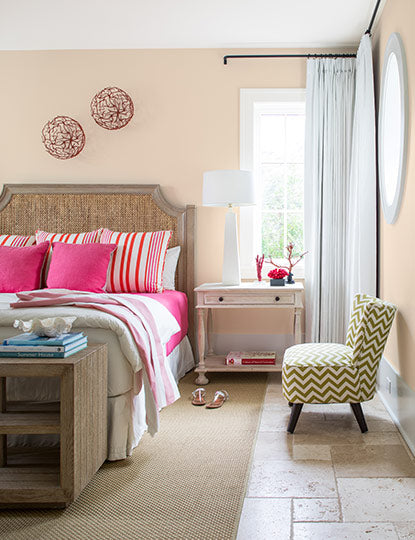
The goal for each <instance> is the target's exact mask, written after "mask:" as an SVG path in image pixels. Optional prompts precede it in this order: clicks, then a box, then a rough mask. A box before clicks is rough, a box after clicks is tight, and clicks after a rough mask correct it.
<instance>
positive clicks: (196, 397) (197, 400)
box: [192, 388, 206, 406]
mask: <svg viewBox="0 0 415 540" xmlns="http://www.w3.org/2000/svg"><path fill="white" fill-rule="evenodd" d="M205 395H206V390H205V389H204V388H196V390H193V392H192V396H193V400H192V405H196V406H199V405H205V403H206V401H205Z"/></svg>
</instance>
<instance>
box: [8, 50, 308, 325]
mask: <svg viewBox="0 0 415 540" xmlns="http://www.w3.org/2000/svg"><path fill="white" fill-rule="evenodd" d="M232 52H233V53H237V52H238V51H229V50H226V51H225V50H219V49H197V50H114V51H107V50H106V51H34V52H0V73H1V79H2V83H1V85H0V103H1V105H2V114H1V129H0V184H1V183H5V182H31V183H32V182H52V183H55V182H75V183H77V182H97V183H112V182H114V181H115V182H120V183H130V182H131V183H159V184H161V185H162V187H163V190H164V193H165V195H166V196H167V198H168V199H169V200H171V201H172V202H173V203H176V204H181V205H183V204H186V203H193V204H196V205H197V206H198V209H197V236H196V239H197V244H196V281H197V283H202V282H205V281H220V280H221V265H222V249H223V230H224V217H225V209H221V208H220V209H215V208H203V207H201V206H200V204H201V195H202V173H203V171H205V170H209V169H226V168H238V167H239V89H240V88H254V87H258V88H267V87H270V88H278V87H282V88H283V87H286V88H300V87H304V86H305V75H306V62H305V60H304V59H289V60H288V59H282V60H237V61H236V60H235V61H232V62H230V64H229V65H228V66H224V65H223V61H222V56H223V55H224V54H228V53H232ZM244 52H245V53H249V52H251V53H255V54H257V53H258V52H260V51H258V50H255V51H247V50H245V51H244ZM265 52H266V53H268V54H269V53H272V52H273V51H270V50H267V51H265ZM274 52H275V51H274ZM285 52H287V51H285ZM296 52H299V51H296ZM300 52H301V51H300ZM110 85H116V86H119V87H121V88H123V89H124V90H126V91H127V92H128V93H129V94H130V95H131V96H132V98H133V100H134V103H135V110H136V113H135V116H134V118H133V119H132V121H131V122H130V124H129V125H128V126H127V127H126V128H124V129H122V130H120V131H115V132H110V131H107V130H104V129H102V128H100V127H98V126H97V125H96V124H95V122H94V121H93V119H92V118H91V116H90V114H89V103H90V100H91V98H92V97H93V95H94V94H95V93H96V92H97V91H98V90H100V89H101V88H103V87H105V86H110ZM56 115H68V116H72V117H74V118H75V119H76V120H78V121H79V122H80V123H81V124H82V126H83V127H84V130H85V133H86V138H87V142H86V146H85V149H84V150H83V151H82V153H81V154H80V155H79V156H78V157H76V158H74V159H71V160H67V161H60V160H57V159H55V158H53V157H51V156H49V155H48V154H47V153H46V152H45V150H44V148H43V146H42V143H41V137H40V133H41V129H42V127H43V125H44V124H45V122H46V121H47V120H49V119H51V118H53V117H54V116H56ZM241 317H242V316H241V315H237V314H235V316H234V317H232V321H231V322H229V323H228V322H227V321H221V324H220V327H221V328H222V330H219V329H218V328H217V331H224V332H226V331H229V332H233V331H234V329H235V328H240V329H241V331H246V330H245V329H246V328H249V330H250V332H251V333H252V332H255V331H256V332H258V333H261V332H268V331H272V332H277V333H278V332H280V333H286V332H290V331H291V330H290V328H291V327H290V323H288V321H285V319H282V320H281V317H280V318H279V317H278V315H275V314H274V315H270V313H269V312H268V310H267V313H264V312H260V313H258V314H257V316H256V317H255V323H254V324H253V322H252V318H251V317H249V320H248V319H246V318H245V319H243V318H241ZM227 324H228V327H227Z"/></svg>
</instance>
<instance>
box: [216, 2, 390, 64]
mask: <svg viewBox="0 0 415 540" xmlns="http://www.w3.org/2000/svg"><path fill="white" fill-rule="evenodd" d="M381 1H382V0H377V2H376V5H375V9H374V10H373V13H372V17H371V19H370V23H369V26H368V28H367V30H366V32H365V34H369V36H370V35H372V27H373V23H374V22H375V19H376V15H377V13H378V9H379V6H380V3H381ZM228 58H356V54H354V53H350V54H348V53H343V54H316V53H310V54H227V55H226V56H224V57H223V63H224V64H225V66H226V65H227V63H228Z"/></svg>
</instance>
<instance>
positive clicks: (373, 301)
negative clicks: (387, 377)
mask: <svg viewBox="0 0 415 540" xmlns="http://www.w3.org/2000/svg"><path fill="white" fill-rule="evenodd" d="M395 313H396V306H395V305H393V304H391V303H389V302H385V301H383V300H379V298H376V297H374V296H370V295H368V294H356V296H355V297H354V301H353V309H352V314H351V317H350V322H349V328H348V330H347V337H346V345H347V346H348V347H351V348H352V349H353V363H354V364H355V365H357V366H358V368H359V374H360V385H361V388H360V389H361V394H362V397H363V399H371V398H372V397H373V394H374V393H375V390H376V373H377V369H378V366H379V362H380V359H381V357H382V353H383V351H384V349H385V345H386V340H387V339H388V335H389V331H390V329H391V326H392V322H393V319H394V317H395Z"/></svg>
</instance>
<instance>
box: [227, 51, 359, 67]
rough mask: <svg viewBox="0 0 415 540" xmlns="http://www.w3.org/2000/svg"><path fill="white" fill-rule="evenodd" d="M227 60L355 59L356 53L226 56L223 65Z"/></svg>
mask: <svg viewBox="0 0 415 540" xmlns="http://www.w3.org/2000/svg"><path fill="white" fill-rule="evenodd" d="M228 58H356V53H339V54H334V53H327V54H317V53H309V54H227V55H226V56H224V57H223V63H224V64H225V65H226V64H227V63H228Z"/></svg>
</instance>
